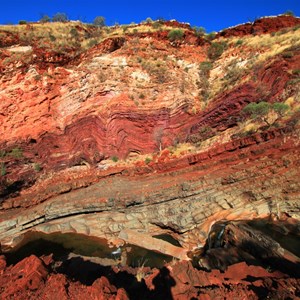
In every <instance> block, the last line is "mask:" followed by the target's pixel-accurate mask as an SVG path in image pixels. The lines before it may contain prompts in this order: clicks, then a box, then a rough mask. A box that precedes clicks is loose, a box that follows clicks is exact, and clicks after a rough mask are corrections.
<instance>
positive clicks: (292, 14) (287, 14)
mask: <svg viewBox="0 0 300 300" xmlns="http://www.w3.org/2000/svg"><path fill="white" fill-rule="evenodd" d="M284 15H285V16H292V17H294V16H295V14H294V12H293V11H292V10H287V11H286V12H285V13H284Z"/></svg>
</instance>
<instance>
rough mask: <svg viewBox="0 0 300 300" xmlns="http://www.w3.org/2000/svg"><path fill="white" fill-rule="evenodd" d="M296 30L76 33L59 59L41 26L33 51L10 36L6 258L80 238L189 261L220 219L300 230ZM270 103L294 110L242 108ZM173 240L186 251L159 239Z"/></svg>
mask: <svg viewBox="0 0 300 300" xmlns="http://www.w3.org/2000/svg"><path fill="white" fill-rule="evenodd" d="M299 24H300V20H299V19H298V18H294V17H290V16H279V17H277V18H264V19H260V20H258V21H256V22H254V23H253V24H245V25H241V26H238V27H236V28H231V29H228V30H224V31H222V32H220V33H219V34H218V35H217V37H216V38H215V39H213V40H211V39H209V38H207V37H204V36H199V34H198V35H197V34H195V32H194V31H193V30H192V29H191V28H190V27H189V26H186V25H184V26H181V25H180V24H178V23H175V22H166V23H165V24H161V26H162V27H161V28H160V30H157V28H156V29H154V30H152V32H148V31H149V30H150V29H149V28H152V27H154V26H153V25H151V24H147V26H146V28H147V31H145V29H143V27H142V26H137V27H136V28H129V29H127V32H125V30H123V31H124V32H121V31H120V28H115V29H114V31H113V32H112V33H111V35H108V36H106V37H105V38H102V40H101V39H100V40H99V43H98V44H96V45H95V46H93V47H91V48H88V49H86V50H84V49H83V48H82V47H83V46H82V45H83V44H84V40H83V38H82V36H83V34H85V35H89V36H93V37H94V38H95V37H96V34H99V35H103V34H104V33H103V32H98V31H97V30H96V29H91V28H87V27H85V26H83V25H80V24H77V23H75V25H74V24H73V25H72V24H71V25H69V26H71V27H70V28H68V30H69V31H70V32H71V30H70V29H72V26H75V27H73V29H74V28H75V29H76V30H77V35H76V37H75V34H74V30H73V34H72V35H71V37H70V36H69V38H70V44H69V45H65V48H64V51H63V52H62V51H61V49H60V51H58V49H55V48H54V49H52V50H51V51H50V50H47V47H46V46H44V47H42V46H41V43H38V41H39V38H40V40H41V39H42V38H41V37H39V30H40V26H41V25H40V24H35V25H34V24H33V25H30V26H27V27H26V28H23V30H24V31H25V33H26V34H27V35H30V36H31V39H30V40H29V39H26V38H24V32H22V31H21V32H18V31H15V30H12V29H11V28H10V29H9V28H5V27H3V28H2V29H1V31H0V33H1V36H4V38H3V40H4V41H6V43H4V42H3V43H2V44H1V46H2V48H1V49H0V57H1V62H0V68H1V70H2V76H1V79H0V84H1V91H0V100H1V101H0V120H1V127H0V145H1V153H0V154H1V157H0V163H1V177H0V181H1V187H0V193H1V198H2V201H1V211H0V221H1V223H0V238H1V246H2V250H3V251H6V250H8V249H9V248H11V247H15V246H17V245H19V244H20V243H21V242H22V238H23V237H24V236H25V234H26V233H30V232H32V231H34V232H42V233H54V232H56V233H57V232H61V233H70V232H72V233H78V234H83V235H86V236H90V237H98V238H105V239H106V240H107V241H108V242H109V243H110V244H111V245H115V246H122V245H124V244H125V243H130V244H135V245H138V246H140V247H143V248H147V249H150V250H151V249H152V250H155V251H159V252H161V253H164V254H167V255H170V256H173V257H176V258H179V259H182V260H189V259H190V258H191V256H190V253H193V252H197V251H198V250H199V249H201V248H203V247H204V246H205V245H206V243H207V240H208V238H209V237H210V234H211V228H212V225H213V224H215V223H217V222H220V221H223V222H224V221H234V220H252V219H255V218H264V217H270V216H272V217H273V218H275V219H276V218H277V219H278V218H279V219H280V218H283V217H285V218H286V216H288V217H289V218H291V219H293V220H295V222H296V221H297V220H299V193H300V184H299V180H298V179H299V177H300V176H299V175H300V174H299V173H300V171H299V170H300V169H299V165H300V160H299V157H300V156H299V150H300V149H299V147H300V146H299V130H300V127H299V123H298V119H299V108H300V86H299V70H300V63H299V62H300V52H299V49H300V44H299V41H300V39H299ZM42 26H44V27H43V30H44V32H48V33H49V36H50V35H51V34H53V28H52V29H51V26H53V25H51V24H50V25H46V24H44V25H42ZM47 26H48V27H47ZM64 26H67V25H64ZM180 26H181V30H183V33H184V35H183V38H182V39H181V40H175V41H172V40H170V39H169V38H168V31H169V30H172V28H174V27H175V28H176V27H180ZM134 29H135V30H134ZM57 30H58V29H57ZM59 30H60V29H59ZM128 30H129V31H128ZM26 34H25V37H26ZM256 34H259V35H256ZM52 40H53V38H52ZM56 43H57V41H56ZM76 45H77V48H76V47H75V46H76ZM78 49H81V50H80V51H79V50H78ZM261 101H264V102H268V103H269V104H270V107H273V105H274V103H281V104H283V105H284V109H281V110H280V109H275V106H274V109H270V110H269V111H268V112H266V113H264V114H263V115H262V114H260V112H258V113H257V115H256V116H253V115H252V116H251V115H247V114H246V113H245V112H244V111H243V108H244V107H245V106H247V105H248V104H249V103H259V102H261ZM237 232H238V231H237ZM166 234H167V235H170V236H172V237H173V238H174V239H176V240H177V241H178V242H179V243H180V245H181V247H178V246H176V247H175V246H170V245H168V243H166V242H163V241H161V240H157V239H153V238H152V237H153V236H157V235H166ZM237 234H238V233H237ZM296 234H299V232H298V233H296ZM238 247H239V246H238ZM197 249H198V250H197ZM203 249H204V248H203ZM32 260H33V259H32ZM296 262H297V260H296V261H293V263H296ZM184 268H185V267H184ZM175 273H176V272H175ZM175 273H174V274H175ZM45 276H46V275H45ZM193 276H194V275H193ZM195 276H196V275H195ZM197 276H198V275H197ZM225 277H226V276H225ZM51 278H52V277H51ZM53 278H54V277H53ZM53 280H54V279H53ZM55 280H56V279H55ZM59 280H60V282H61V281H63V280H65V279H59ZM100 281H101V280H100ZM100 281H99V282H100ZM60 284H61V283H60ZM95 284H96V283H95ZM101 284H102V283H101ZM116 286H117V285H116ZM44 288H47V286H46V287H43V289H44ZM112 290H113V292H111V294H113V295H114V296H116V295H117V294H118V295H119V293H120V295H122V293H123V291H122V290H119V289H117V288H116V287H115V286H114V287H113V288H112ZM90 292H91V293H93V292H94V291H93V289H92V288H91V291H90ZM194 292H195V294H193V293H194ZM194 292H193V293H192V295H193V296H195V297H196V296H197V293H198V294H199V291H194ZM41 293H42V290H41ZM108 294H109V293H108ZM125 294H126V293H125ZM107 297H109V295H108V296H107ZM120 297H121V296H120ZM124 297H125V296H124ZM124 299H125V298H124Z"/></svg>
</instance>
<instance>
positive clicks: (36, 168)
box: [33, 163, 42, 172]
mask: <svg viewBox="0 0 300 300" xmlns="http://www.w3.org/2000/svg"><path fill="white" fill-rule="evenodd" d="M33 168H34V170H35V171H37V172H40V171H41V169H42V167H41V165H40V164H39V163H34V164H33Z"/></svg>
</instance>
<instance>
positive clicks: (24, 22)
mask: <svg viewBox="0 0 300 300" xmlns="http://www.w3.org/2000/svg"><path fill="white" fill-rule="evenodd" d="M25 24H27V21H25V20H20V21H19V25H25Z"/></svg>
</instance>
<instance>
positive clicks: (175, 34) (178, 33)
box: [168, 29, 184, 42]
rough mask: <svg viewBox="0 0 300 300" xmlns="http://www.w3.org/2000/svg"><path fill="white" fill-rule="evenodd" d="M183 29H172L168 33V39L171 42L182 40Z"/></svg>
mask: <svg viewBox="0 0 300 300" xmlns="http://www.w3.org/2000/svg"><path fill="white" fill-rule="evenodd" d="M183 35H184V33H183V31H182V30H181V29H173V30H171V31H169V33H168V39H169V40H170V41H171V42H174V41H177V40H181V39H182V38H183Z"/></svg>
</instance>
